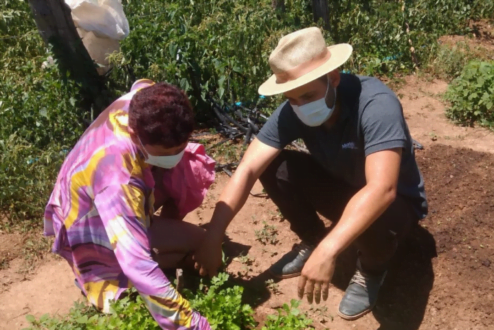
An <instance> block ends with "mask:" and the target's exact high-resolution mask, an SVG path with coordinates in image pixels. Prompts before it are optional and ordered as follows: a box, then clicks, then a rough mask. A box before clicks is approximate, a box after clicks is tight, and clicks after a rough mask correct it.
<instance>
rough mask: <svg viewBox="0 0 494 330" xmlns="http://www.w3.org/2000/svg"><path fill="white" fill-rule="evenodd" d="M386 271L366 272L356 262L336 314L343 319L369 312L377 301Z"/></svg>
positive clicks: (351, 318)
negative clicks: (379, 272) (377, 273)
mask: <svg viewBox="0 0 494 330" xmlns="http://www.w3.org/2000/svg"><path fill="white" fill-rule="evenodd" d="M386 273H387V272H386V271H385V272H383V273H382V274H381V275H370V274H366V273H364V272H363V271H362V268H361V267H360V262H358V263H357V270H356V271H355V275H353V277H352V280H351V281H350V284H349V285H348V288H347V289H346V292H345V296H344V297H343V299H342V300H341V303H340V308H339V310H338V315H339V316H341V317H342V318H344V319H345V320H355V319H358V318H359V317H361V316H363V315H364V314H366V313H368V312H370V311H371V310H372V308H373V307H374V305H375V304H376V302H377V295H378V293H379V289H380V288H381V285H382V284H383V282H384V278H385V277H386Z"/></svg>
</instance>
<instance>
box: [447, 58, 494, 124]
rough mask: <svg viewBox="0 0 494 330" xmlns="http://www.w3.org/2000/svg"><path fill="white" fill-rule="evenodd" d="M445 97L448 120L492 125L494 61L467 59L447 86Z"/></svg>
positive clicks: (493, 110) (493, 113) (493, 118)
mask: <svg viewBox="0 0 494 330" xmlns="http://www.w3.org/2000/svg"><path fill="white" fill-rule="evenodd" d="M446 99H447V100H448V101H449V102H451V106H450V107H449V108H448V109H447V110H446V114H447V116H448V117H449V118H450V119H451V120H453V121H455V122H457V123H459V124H462V125H469V126H472V125H473V124H474V123H478V124H480V125H482V126H487V127H490V128H494V62H481V61H472V62H470V63H469V64H468V65H467V66H466V67H465V68H464V69H463V71H462V73H461V76H460V77H458V78H457V79H456V80H454V81H453V83H452V84H451V85H450V86H449V87H448V91H447V92H446Z"/></svg>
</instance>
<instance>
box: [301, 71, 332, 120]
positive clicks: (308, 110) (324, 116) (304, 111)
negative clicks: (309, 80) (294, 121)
mask: <svg viewBox="0 0 494 330" xmlns="http://www.w3.org/2000/svg"><path fill="white" fill-rule="evenodd" d="M330 85H331V82H330V81H329V78H328V88H327V89H326V94H325V95H324V97H323V98H322V99H319V100H317V101H314V102H310V103H307V104H304V105H302V106H298V105H293V104H292V108H293V111H294V112H295V114H296V115H297V117H298V118H299V119H300V120H301V121H302V122H303V123H304V124H305V125H307V126H311V127H316V126H320V125H322V124H323V123H324V122H325V121H326V120H328V119H329V117H331V115H332V114H333V112H334V109H335V107H336V88H334V105H333V107H332V108H328V105H327V104H326V96H327V95H328V91H329V86H330Z"/></svg>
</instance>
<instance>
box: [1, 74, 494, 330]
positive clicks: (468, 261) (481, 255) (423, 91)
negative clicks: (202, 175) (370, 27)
mask: <svg viewBox="0 0 494 330" xmlns="http://www.w3.org/2000/svg"><path fill="white" fill-rule="evenodd" d="M446 87H447V85H446V83H444V82H441V81H427V80H423V79H420V78H418V77H416V76H409V77H406V78H405V83H404V84H403V86H402V87H401V88H400V89H399V90H398V91H397V94H399V95H400V98H401V101H402V104H403V108H404V112H405V116H406V118H407V122H408V125H409V127H410V131H411V133H412V135H413V137H414V138H415V139H417V140H418V141H419V142H421V143H422V144H423V145H424V147H425V150H424V151H417V159H418V161H419V163H420V167H421V170H422V172H423V174H424V177H425V182H426V188H427V193H428V198H429V202H430V215H429V216H428V217H427V218H426V219H425V220H424V221H423V222H422V226H417V228H415V230H414V231H413V233H412V235H411V236H410V238H409V240H408V241H407V242H406V243H405V244H404V245H403V246H402V247H401V249H400V251H399V252H398V254H397V257H396V258H395V260H394V262H393V264H392V266H391V268H390V271H389V274H388V277H387V279H386V281H385V284H384V286H383V288H382V291H381V296H380V298H379V302H378V304H377V306H376V308H375V310H374V311H373V312H372V313H370V314H368V315H366V316H364V317H363V318H361V319H359V320H356V321H351V322H348V321H343V320H342V319H340V318H338V317H337V316H336V311H337V307H338V304H339V301H340V299H341V297H342V296H343V290H344V289H345V288H346V285H347V284H348V281H349V279H350V277H351V276H352V274H353V270H354V268H355V252H354V251H353V250H352V249H349V250H348V251H347V252H346V253H345V254H344V255H343V256H341V258H340V260H339V263H338V266H337V271H336V273H335V276H334V279H333V284H334V286H333V287H332V288H331V290H330V298H329V300H328V302H327V303H325V304H322V305H320V306H313V307H312V308H311V307H310V306H309V305H308V304H307V303H304V304H303V305H302V309H303V310H306V311H308V312H309V314H310V315H311V317H312V318H313V319H314V325H315V326H316V328H317V329H325V328H330V329H341V330H347V329H361V330H371V329H380V330H395V329H396V330H401V329H410V330H416V329H421V330H429V329H458V330H460V329H461V330H467V329H472V330H474V329H475V330H477V329H494V315H493V314H492V311H493V309H494V273H493V271H492V269H493V267H494V257H493V255H494V237H493V235H494V234H493V233H494V224H493V223H494V222H493V220H494V202H493V200H494V177H493V176H492V173H493V167H494V155H492V154H490V153H492V152H493V151H494V133H493V132H491V131H488V130H485V129H482V128H470V127H457V126H454V125H452V124H451V123H450V122H449V121H448V120H447V119H446V118H445V116H444V110H445V107H446V105H445V104H444V103H443V102H442V101H441V98H440V95H441V93H443V92H444V91H445V90H446ZM227 180H228V177H227V176H226V175H225V174H218V177H217V181H216V183H215V184H214V186H213V187H212V188H211V190H210V192H209V194H208V196H207V198H206V200H205V203H204V204H203V205H202V206H201V207H200V208H199V209H197V210H196V211H194V212H192V213H191V214H190V215H189V216H188V217H187V220H188V221H191V222H193V223H197V224H204V223H207V222H208V221H209V219H210V216H211V214H212V212H213V207H214V202H215V200H216V199H217V197H218V195H219V194H220V193H221V190H222V188H223V187H224V185H225V184H226V182H227ZM261 191H262V187H261V186H260V185H259V184H256V186H255V188H254V190H253V192H255V193H258V192H261ZM281 220H282V219H281V218H280V217H279V216H278V213H277V210H276V207H275V206H274V205H273V203H272V202H271V201H270V200H268V199H266V198H260V197H250V198H249V199H248V201H247V204H246V206H245V207H244V208H243V209H242V211H241V212H240V213H239V214H238V216H237V217H236V219H235V220H234V221H233V223H232V225H231V226H230V228H229V229H228V232H227V233H228V237H229V239H230V242H228V244H227V248H228V252H229V254H230V255H232V257H234V256H238V255H239V254H244V255H245V254H246V255H248V256H249V258H251V259H252V263H251V264H249V265H248V264H245V263H242V262H241V261H243V259H239V258H234V259H233V261H232V262H231V263H230V265H229V266H228V272H229V273H231V274H232V277H235V280H236V281H237V282H239V283H240V284H243V285H245V287H246V296H247V299H248V300H249V302H251V303H252V304H254V305H256V306H257V307H256V314H257V317H258V319H259V320H263V319H264V318H265V317H266V315H269V314H273V313H275V311H274V308H277V307H279V306H281V305H282V304H283V303H285V302H289V301H290V299H292V298H295V297H296V284H297V279H289V280H284V281H281V282H279V283H275V284H274V285H272V286H271V287H270V288H266V285H265V281H266V280H268V276H267V274H266V272H265V271H266V269H267V268H268V267H269V266H270V264H271V263H272V262H274V261H275V260H277V258H279V257H280V256H281V255H282V254H283V253H285V252H287V251H288V250H290V249H291V247H292V245H293V244H294V243H296V242H297V238H296V237H295V235H294V234H293V233H291V232H290V230H289V226H288V223H287V222H282V221H281ZM264 222H266V223H267V224H269V225H273V226H274V227H275V228H276V230H277V240H278V243H277V244H276V245H271V244H267V245H262V244H260V243H259V242H258V241H256V234H255V231H256V230H260V229H262V228H263V225H264ZM9 235H10V234H8V235H7V234H0V241H1V242H2V244H1V246H0V260H2V258H7V259H9V260H11V259H13V258H12V255H13V254H15V255H16V256H18V255H19V251H20V250H18V249H17V248H16V247H17V246H18V245H19V244H18V242H20V241H22V239H20V238H19V237H17V238H16V237H15V236H9ZM16 242H17V243H16ZM6 247H8V248H6ZM16 249H17V250H16ZM8 253H10V254H11V255H10V256H9V255H7V254H8ZM20 265H21V259H14V260H12V261H10V268H7V269H0V284H1V287H0V329H9V330H10V329H20V328H22V327H23V326H26V322H25V314H33V315H36V316H40V315H42V314H44V313H59V314H65V313H67V312H68V310H69V308H70V307H71V306H72V302H73V301H75V300H77V299H79V298H80V293H79V291H78V290H77V289H76V288H75V286H74V285H73V277H72V275H71V271H70V269H69V267H68V266H67V265H66V263H65V262H64V261H63V260H60V259H58V258H50V259H49V260H47V261H45V262H44V263H43V264H42V265H41V266H40V268H39V269H38V270H37V272H36V274H35V275H33V276H28V277H27V278H26V276H24V275H20V274H19V268H20V267H21V266H20Z"/></svg>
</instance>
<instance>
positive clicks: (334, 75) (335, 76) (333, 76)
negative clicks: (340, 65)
mask: <svg viewBox="0 0 494 330" xmlns="http://www.w3.org/2000/svg"><path fill="white" fill-rule="evenodd" d="M328 77H329V81H331V85H332V86H333V87H334V88H336V87H338V85H339V84H340V81H341V76H340V71H338V69H336V70H333V71H331V72H330V73H328Z"/></svg>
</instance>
